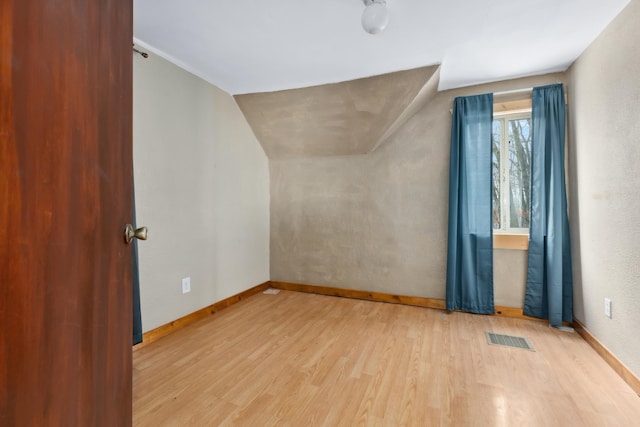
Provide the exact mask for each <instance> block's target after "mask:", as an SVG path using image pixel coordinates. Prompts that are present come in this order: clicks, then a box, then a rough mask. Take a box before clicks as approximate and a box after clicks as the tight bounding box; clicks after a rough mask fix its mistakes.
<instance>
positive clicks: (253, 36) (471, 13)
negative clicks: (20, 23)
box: [134, 0, 629, 94]
mask: <svg viewBox="0 0 640 427" xmlns="http://www.w3.org/2000/svg"><path fill="white" fill-rule="evenodd" d="M387 1H388V7H389V13H390V22H389V25H388V27H387V29H386V31H385V32H383V33H381V34H378V35H375V36H372V35H369V34H367V33H365V32H364V31H363V30H362V28H361V25H360V16H361V14H362V11H363V9H364V4H363V2H362V0H275V1H256V0H230V1H214V0H180V1H176V0H134V40H135V42H136V43H137V44H139V45H140V46H142V47H144V48H146V49H148V50H150V51H152V52H154V53H156V54H158V55H160V56H162V57H164V58H165V59H168V60H170V61H172V62H174V63H175V64H177V65H179V66H181V67H183V68H185V69H186V70H188V71H190V72H192V73H194V74H196V75H198V76H200V77H202V78H204V79H205V80H207V81H209V82H210V83H212V84H214V85H216V86H218V87H220V88H221V89H223V90H225V91H227V92H228V93H230V94H245V93H252V92H270V91H280V90H285V89H292V88H300V87H308V86H316V85H322V84H327V83H336V82H342V81H347V80H354V79H359V78H363V77H369V76H374V75H379V74H385V73H391V72H396V71H400V70H408V69H414V68H420V67H425V66H430V65H435V64H441V71H440V84H439V89H440V90H443V89H450V88H454V87H460V86H466V85H472V84H479V83H485V82H490V81H497V80H505V79H510V78H515V77H523V76H529V75H536V74H544V73H547V72H553V71H563V70H565V69H566V68H567V67H568V66H569V65H570V64H571V63H572V62H573V61H574V60H575V59H576V58H577V57H578V56H579V55H580V53H582V51H584V49H585V48H586V47H587V46H588V45H589V44H590V43H591V41H593V40H594V39H595V37H596V36H597V35H598V34H599V33H600V32H601V31H602V30H603V29H604V28H605V27H606V25H607V24H608V23H609V22H610V21H611V20H612V19H613V18H614V17H615V16H616V15H617V14H618V13H619V12H620V11H621V10H622V9H623V8H624V6H625V5H626V4H627V3H628V2H629V0H606V1H605V0H561V1H559V0H517V1H514V0H387Z"/></svg>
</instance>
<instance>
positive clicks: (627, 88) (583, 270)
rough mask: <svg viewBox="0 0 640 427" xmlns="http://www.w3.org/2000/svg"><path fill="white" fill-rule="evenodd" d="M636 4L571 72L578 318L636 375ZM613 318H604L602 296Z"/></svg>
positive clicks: (639, 245)
mask: <svg viewBox="0 0 640 427" xmlns="http://www.w3.org/2000/svg"><path fill="white" fill-rule="evenodd" d="M639 23H640V1H637V0H633V1H632V2H631V3H630V4H629V6H627V8H626V9H625V10H624V11H623V12H622V13H621V14H620V15H619V16H618V17H617V18H616V19H615V20H614V21H613V22H612V23H611V24H610V25H609V27H608V28H607V29H606V30H605V31H604V32H603V33H602V34H601V35H600V36H599V37H598V38H597V39H596V41H595V42H594V43H593V44H592V45H591V46H590V47H589V48H588V49H587V51H586V52H585V53H584V54H583V55H582V56H581V57H580V58H579V59H578V61H577V62H576V63H575V64H574V65H573V66H572V67H571V69H570V71H569V82H570V83H569V94H570V123H571V130H570V134H571V141H570V155H569V159H570V164H571V167H570V171H571V180H570V185H571V187H570V198H571V200H572V209H571V211H570V220H571V227H572V233H573V235H572V243H573V259H574V275H575V286H574V288H575V316H576V318H577V319H578V320H580V321H581V322H583V323H584V324H585V325H586V326H587V328H588V329H589V330H590V331H591V332H592V333H593V334H594V335H595V336H596V338H598V340H600V341H601V342H602V343H603V344H604V345H605V346H607V347H608V348H609V349H610V350H611V351H613V353H615V355H616V356H617V357H618V358H619V359H620V360H622V362H624V363H625V364H626V365H627V366H628V367H629V368H631V369H632V370H633V371H634V372H635V374H636V375H640V339H638V337H639V335H638V334H639V332H638V331H639V330H640V260H639V258H638V256H639V253H640V172H639V171H640V26H639V25H638V24H639ZM605 297H608V298H611V299H612V301H613V304H612V305H613V318H612V319H609V318H607V317H605V316H604V298H605Z"/></svg>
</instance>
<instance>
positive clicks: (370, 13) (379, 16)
mask: <svg viewBox="0 0 640 427" xmlns="http://www.w3.org/2000/svg"><path fill="white" fill-rule="evenodd" d="M363 1H364V4H365V6H367V7H365V9H364V12H362V28H364V30H365V31H366V32H367V33H369V34H378V33H381V32H383V31H384V29H385V28H387V24H388V23H389V11H388V10H387V0H363Z"/></svg>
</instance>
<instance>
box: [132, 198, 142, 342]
mask: <svg viewBox="0 0 640 427" xmlns="http://www.w3.org/2000/svg"><path fill="white" fill-rule="evenodd" d="M132 225H133V228H134V229H135V228H136V196H135V188H134V190H133V224H132ZM131 244H132V245H133V283H132V285H133V345H136V344H139V343H141V342H142V313H141V312H140V270H139V269H138V239H133V241H132V242H131Z"/></svg>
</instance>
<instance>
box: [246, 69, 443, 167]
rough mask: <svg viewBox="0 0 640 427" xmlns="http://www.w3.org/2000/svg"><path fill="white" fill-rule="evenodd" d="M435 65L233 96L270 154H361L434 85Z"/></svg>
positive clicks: (423, 100)
mask: <svg viewBox="0 0 640 427" xmlns="http://www.w3.org/2000/svg"><path fill="white" fill-rule="evenodd" d="M438 76H439V67H438V66H431V67H422V68H417V69H414V70H407V71H399V72H395V73H390V74H383V75H379V76H375V77H368V78H363V79H357V80H351V81H346V82H342V83H335V84H328V85H321V86H312V87H307V88H302V89H290V90H284V91H278V92H267V93H254V94H247V95H236V96H235V99H236V102H237V103H238V105H239V106H240V109H241V110H242V112H243V114H244V116H245V117H246V119H247V121H248V122H249V124H250V126H251V128H252V129H253V131H254V133H255V134H256V137H257V138H258V140H259V141H260V143H261V144H262V147H263V149H264V151H265V153H266V154H267V156H268V157H269V158H270V159H279V158H291V157H319V156H339V155H352V154H366V153H369V152H371V151H372V150H374V149H375V148H376V147H378V146H379V145H380V143H381V142H382V141H383V140H384V139H385V138H387V137H389V136H390V135H391V134H392V133H393V132H394V131H395V130H396V129H397V128H398V127H399V126H400V125H401V124H402V123H404V121H406V120H407V119H408V118H409V117H410V116H411V115H412V114H413V113H415V112H416V111H417V110H418V109H419V108H420V107H422V106H423V105H425V103H426V102H428V101H429V99H430V98H431V97H432V96H433V94H435V93H436V91H437V86H438Z"/></svg>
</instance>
